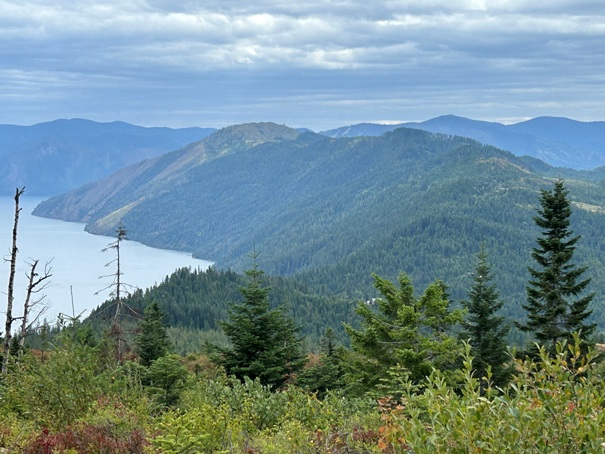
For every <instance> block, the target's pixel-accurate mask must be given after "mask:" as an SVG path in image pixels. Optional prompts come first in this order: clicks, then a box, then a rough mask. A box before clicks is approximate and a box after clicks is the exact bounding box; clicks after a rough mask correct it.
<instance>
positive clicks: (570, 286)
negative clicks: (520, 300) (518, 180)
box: [517, 179, 596, 353]
mask: <svg viewBox="0 0 605 454" xmlns="http://www.w3.org/2000/svg"><path fill="white" fill-rule="evenodd" d="M568 193H569V192H568V191H567V189H566V188H565V185H564V183H563V181H562V180H561V179H559V180H557V181H555V184H554V187H553V189H552V190H549V191H547V190H544V189H543V190H541V192H540V208H539V209H538V210H537V211H538V215H537V216H535V217H534V222H535V223H536V225H537V226H538V227H540V229H542V232H541V236H540V237H538V239H537V243H538V245H537V247H534V248H533V250H532V257H533V259H534V260H535V261H536V264H537V267H536V268H532V267H530V268H529V273H530V275H531V279H530V281H529V283H528V286H527V288H526V292H527V303H526V304H524V305H523V308H524V309H525V310H526V311H527V321H526V322H525V323H517V326H518V327H519V329H521V330H522V331H526V332H530V333H533V335H534V337H535V339H536V341H537V342H538V343H539V344H541V345H543V346H544V347H545V348H546V349H547V350H548V351H549V352H551V353H554V352H555V350H556V345H557V342H560V341H564V340H565V341H568V342H569V341H572V334H573V333H574V332H580V333H581V334H580V338H581V340H582V341H583V342H584V343H586V342H587V341H588V339H590V336H591V334H592V333H593V332H594V330H595V328H596V324H588V323H586V319H587V318H588V316H589V315H590V314H591V312H592V311H591V310H589V309H588V307H589V305H590V303H591V301H592V300H593V298H594V293H586V289H587V287H588V284H589V283H590V279H582V275H583V274H584V272H585V271H586V270H587V267H578V266H576V265H575V264H573V263H572V258H573V253H574V251H575V249H576V243H577V242H578V240H579V239H580V236H579V235H576V236H573V232H572V230H571V229H570V217H571V213H572V211H571V206H570V202H569V199H568V197H567V196H568Z"/></svg>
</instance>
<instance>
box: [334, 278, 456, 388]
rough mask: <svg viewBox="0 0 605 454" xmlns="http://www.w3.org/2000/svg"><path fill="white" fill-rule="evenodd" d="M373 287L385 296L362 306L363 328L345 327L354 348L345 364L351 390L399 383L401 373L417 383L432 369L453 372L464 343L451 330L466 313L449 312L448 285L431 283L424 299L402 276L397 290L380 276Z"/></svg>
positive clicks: (359, 312) (360, 309)
mask: <svg viewBox="0 0 605 454" xmlns="http://www.w3.org/2000/svg"><path fill="white" fill-rule="evenodd" d="M374 286H375V287H376V289H378V290H379V291H380V293H382V295H383V298H377V299H376V301H375V304H376V308H374V307H372V304H371V302H370V304H368V302H361V303H360V304H359V305H358V307H357V311H356V312H357V314H359V315H360V316H361V317H362V319H363V320H362V326H363V330H357V329H354V328H352V327H351V326H348V325H345V330H346V332H347V333H348V334H349V336H350V337H351V344H352V349H353V351H352V352H351V354H350V355H349V357H348V358H347V361H346V362H345V364H346V367H347V368H348V371H347V377H346V378H347V381H348V383H349V384H350V388H351V391H352V392H356V393H359V392H367V391H371V390H373V389H376V388H378V387H381V386H382V387H383V388H384V387H385V386H386V387H389V386H391V385H392V384H393V383H395V382H398V381H401V379H402V378H404V377H402V374H404V375H406V376H407V378H409V379H410V380H411V381H412V382H414V383H419V382H421V381H423V380H424V379H425V378H426V377H427V376H428V375H430V373H431V371H432V370H433V368H435V369H439V370H442V371H448V370H452V369H454V367H455V363H456V361H457V360H458V359H459V357H460V354H461V353H462V345H461V343H460V342H459V341H458V340H457V339H456V338H455V337H454V336H453V335H452V333H451V329H452V328H453V327H454V326H455V325H457V324H459V323H460V322H461V321H462V318H463V315H464V311H463V310H460V309H459V310H455V311H450V309H449V305H450V302H449V300H448V298H447V291H446V287H445V285H444V284H443V283H442V282H440V281H436V282H433V283H432V284H430V285H429V286H428V287H427V289H426V290H425V292H424V294H423V295H422V297H420V299H417V298H415V297H414V288H413V287H412V283H411V281H410V278H409V277H408V276H407V275H406V274H404V273H402V274H400V276H399V289H398V288H397V287H396V286H395V285H394V284H393V283H392V282H390V281H388V280H386V279H382V278H380V277H378V276H376V275H374ZM389 380H391V383H389ZM381 381H382V383H381Z"/></svg>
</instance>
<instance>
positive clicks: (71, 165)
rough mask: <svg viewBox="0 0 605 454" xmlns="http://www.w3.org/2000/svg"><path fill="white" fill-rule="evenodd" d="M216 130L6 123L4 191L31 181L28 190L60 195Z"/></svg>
mask: <svg viewBox="0 0 605 454" xmlns="http://www.w3.org/2000/svg"><path fill="white" fill-rule="evenodd" d="M212 132H214V129H209V128H184V129H170V128H144V127H141V126H134V125H131V124H128V123H124V122H119V121H116V122H112V123H97V122H94V121H89V120H81V119H72V120H55V121H52V122H48V123H39V124H36V125H33V126H15V125H0V157H2V159H1V160H0V175H2V177H1V178H0V193H1V194H12V193H14V192H15V187H23V186H25V187H26V189H27V194H28V195H45V196H47V195H54V194H60V193H63V192H66V191H69V190H71V189H74V188H77V187H78V186H81V185H83V184H85V183H89V182H91V181H94V180H98V179H99V178H103V177H105V176H107V175H109V174H111V173H113V172H115V171H116V170H118V169H120V168H122V167H125V166H127V165H130V164H133V163H135V162H138V161H141V160H143V159H146V158H150V157H154V156H158V155H161V154H163V153H166V152H168V151H172V150H175V149H177V148H180V147H183V146H185V145H187V144H189V143H191V142H196V141H199V140H201V139H203V138H204V137H206V136H208V135H209V134H211V133H212Z"/></svg>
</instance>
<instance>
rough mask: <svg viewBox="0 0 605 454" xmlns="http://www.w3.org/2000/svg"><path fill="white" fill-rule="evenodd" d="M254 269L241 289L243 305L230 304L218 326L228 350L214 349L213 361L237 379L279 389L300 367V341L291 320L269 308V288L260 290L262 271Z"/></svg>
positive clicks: (254, 267) (276, 310)
mask: <svg viewBox="0 0 605 454" xmlns="http://www.w3.org/2000/svg"><path fill="white" fill-rule="evenodd" d="M253 259H254V266H253V268H252V269H251V270H249V271H247V272H246V274H247V275H248V277H249V283H248V286H246V287H241V288H240V291H241V293H242V295H243V296H244V302H243V303H241V304H238V305H233V306H232V307H231V309H230V311H229V320H228V321H224V322H222V323H221V326H222V327H223V330H224V331H225V334H226V335H227V336H229V339H230V341H231V344H232V345H233V346H232V347H231V348H221V347H218V346H215V347H214V349H215V351H216V352H217V353H216V354H215V355H214V359H215V361H216V362H217V364H219V365H221V366H223V367H224V368H225V369H226V371H227V373H228V374H233V375H235V376H236V377H238V378H239V379H244V377H249V378H251V379H256V378H258V379H260V381H261V383H263V384H266V385H269V386H273V387H275V388H279V387H281V386H283V385H284V384H285V383H286V382H288V381H289V380H291V379H292V377H293V375H294V374H296V373H297V372H298V371H299V370H300V369H301V368H302V366H303V363H304V356H303V355H302V351H301V339H299V338H298V337H297V331H298V330H297V329H296V328H295V326H294V322H293V321H292V319H291V318H289V317H287V316H286V315H285V313H284V311H283V309H281V308H277V309H271V308H270V306H269V299H268V294H269V292H270V290H271V289H270V288H268V287H262V279H261V278H262V275H263V272H262V271H261V270H260V269H259V268H258V265H257V263H256V255H253Z"/></svg>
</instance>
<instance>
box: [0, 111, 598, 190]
mask: <svg viewBox="0 0 605 454" xmlns="http://www.w3.org/2000/svg"><path fill="white" fill-rule="evenodd" d="M401 126H405V127H408V128H416V129H422V130H426V131H429V132H437V133H442V134H447V135H457V136H463V137H470V138H473V139H475V140H477V141H478V142H480V143H483V144H487V145H493V146H495V147H497V148H501V149H504V150H508V151H511V152H512V153H513V154H515V155H517V156H524V155H526V156H532V157H535V158H538V159H540V160H542V161H544V162H546V163H548V164H550V165H552V166H562V167H568V168H574V169H592V168H595V167H598V166H602V165H605V153H604V151H603V145H602V144H603V143H605V123H604V122H591V123H586V122H579V121H575V120H571V119H568V118H552V117H540V118H535V119H533V120H529V121H525V122H522V123H517V124H514V125H503V124H500V123H490V122H485V121H477V120H471V119H468V118H462V117H456V116H453V115H445V116H441V117H437V118H433V119H431V120H428V121H425V122H421V123H402V124H397V125H380V124H370V123H362V124H357V125H351V126H345V127H341V128H338V129H334V130H330V131H324V132H323V133H321V134H323V135H327V136H329V137H334V138H338V137H356V136H380V135H382V134H383V133H384V132H387V131H392V130H394V129H396V128H398V127H401ZM215 131H216V130H215V129H213V128H198V127H193V128H183V129H170V128H145V127H141V126H135V125H131V124H128V123H124V122H117V121H116V122H111V123H98V122H94V121H89V120H82V119H72V120H55V121H51V122H47V123H40V124H36V125H33V126H16V125H0V156H1V157H2V159H1V160H0V194H4V195H11V194H13V193H14V190H15V188H16V187H23V186H25V187H26V194H28V195H40V196H51V195H57V194H61V193H64V192H67V191H70V190H72V189H75V188H77V187H79V186H81V185H83V184H86V183H90V182H93V181H96V180H98V179H100V178H103V177H106V176H108V175H110V174H111V173H113V172H115V171H117V170H119V169H121V168H123V167H126V166H128V165H130V164H134V163H136V162H139V161H141V160H144V159H147V158H152V157H155V156H159V155H161V154H164V153H166V152H170V151H174V150H177V149H179V148H182V147H184V146H186V145H188V144H190V143H193V142H197V141H199V140H201V139H203V138H204V137H207V136H208V135H210V134H211V133H213V132H215ZM298 132H299V133H304V132H312V131H310V130H308V129H304V128H301V129H298Z"/></svg>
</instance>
